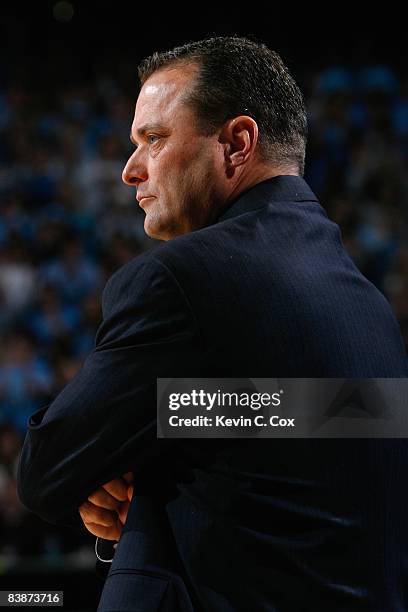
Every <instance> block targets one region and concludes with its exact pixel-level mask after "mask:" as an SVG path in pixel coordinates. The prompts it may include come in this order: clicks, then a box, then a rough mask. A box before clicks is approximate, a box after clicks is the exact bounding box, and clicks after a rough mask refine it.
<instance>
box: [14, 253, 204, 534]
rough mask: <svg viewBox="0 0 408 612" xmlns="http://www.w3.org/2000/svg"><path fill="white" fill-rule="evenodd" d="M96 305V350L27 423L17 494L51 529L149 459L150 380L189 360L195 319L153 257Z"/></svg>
mask: <svg viewBox="0 0 408 612" xmlns="http://www.w3.org/2000/svg"><path fill="white" fill-rule="evenodd" d="M148 255H149V254H148ZM102 307H103V322H102V324H101V326H100V328H99V330H98V332H97V336H96V346H95V349H94V350H93V352H92V353H91V354H90V355H89V356H88V358H87V359H86V361H85V363H84V365H83V367H82V369H81V370H80V371H79V372H78V374H77V375H76V376H75V377H74V379H73V380H72V381H71V382H70V383H69V384H68V385H67V386H66V387H65V388H64V390H63V391H62V392H61V393H60V394H59V395H58V397H57V398H56V399H55V400H54V401H53V402H52V403H51V404H50V405H49V406H48V407H46V408H43V409H41V410H39V411H38V412H36V413H35V414H34V415H33V416H32V417H31V419H30V421H29V428H28V432H27V436H26V439H25V442H24V446H23V449H22V453H21V457H20V464H19V470H18V491H19V495H20V498H21V500H22V502H23V503H24V505H25V506H27V507H28V508H29V509H30V510H32V511H33V512H35V513H36V514H38V515H40V516H41V517H42V518H44V519H45V520H47V521H49V522H52V523H61V524H69V525H75V526H78V524H80V519H79V515H78V508H79V506H81V504H83V503H84V502H86V501H87V499H88V497H89V496H90V495H91V494H92V493H93V492H94V491H96V490H97V489H99V488H100V487H101V486H102V485H103V484H104V483H107V482H109V481H110V480H112V479H114V478H115V477H117V476H121V475H122V474H124V473H126V472H129V471H133V470H134V466H137V468H138V469H139V468H140V469H142V468H143V465H144V464H146V462H149V460H150V459H151V458H152V456H154V457H157V454H158V453H159V452H160V449H161V446H160V443H161V442H163V441H162V440H157V437H156V406H155V402H156V379H157V377H160V376H162V377H172V376H187V375H188V372H189V368H191V364H192V363H195V358H196V347H195V342H196V340H195V337H196V324H195V319H194V316H193V314H192V312H191V310H190V308H189V305H188V302H187V300H186V297H185V296H184V293H183V291H182V290H181V288H180V286H179V285H178V283H177V280H176V279H175V278H174V276H173V275H172V273H171V272H169V270H168V269H167V267H166V266H164V265H163V264H162V263H160V262H158V261H156V260H155V259H154V258H152V257H151V255H149V256H148V257H146V256H141V257H139V258H137V259H136V260H133V261H132V262H130V264H127V265H126V266H124V267H123V268H121V269H120V270H119V271H118V272H117V273H116V274H115V275H114V276H113V277H112V278H111V279H110V281H109V282H108V283H107V286H106V288H105V290H104V294H103V300H102Z"/></svg>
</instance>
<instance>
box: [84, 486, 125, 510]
mask: <svg viewBox="0 0 408 612" xmlns="http://www.w3.org/2000/svg"><path fill="white" fill-rule="evenodd" d="M88 500H89V501H90V502H92V503H93V504H95V506H99V507H100V508H105V509H106V510H117V509H118V508H119V504H120V501H118V500H117V499H115V497H112V495H110V494H109V493H108V492H107V491H106V490H105V489H103V488H102V487H101V488H100V489H98V490H97V491H94V492H93V493H92V495H90V496H89V497H88Z"/></svg>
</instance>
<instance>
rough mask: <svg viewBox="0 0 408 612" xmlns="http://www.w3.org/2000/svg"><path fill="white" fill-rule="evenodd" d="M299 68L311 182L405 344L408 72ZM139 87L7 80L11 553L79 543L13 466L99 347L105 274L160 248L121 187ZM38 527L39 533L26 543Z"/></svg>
mask: <svg viewBox="0 0 408 612" xmlns="http://www.w3.org/2000/svg"><path fill="white" fill-rule="evenodd" d="M296 76H297V78H298V81H299V82H300V85H301V86H302V89H303V91H304V92H305V96H306V101H307V106H308V110H309V125H310V136H309V142H308V149H307V163H306V173H305V178H306V180H307V181H308V182H309V184H310V185H311V186H312V188H313V189H314V191H315V192H316V193H317V195H318V196H319V197H320V198H321V200H322V203H323V205H324V206H325V207H326V209H327V211H328V214H329V216H330V217H331V218H332V219H333V220H334V221H336V222H337V223H338V224H339V225H340V227H341V229H342V235H343V241H344V244H345V246H346V248H347V249H348V251H349V253H350V255H351V256H352V258H353V259H354V261H355V262H356V264H357V266H358V267H359V268H360V269H361V270H362V271H363V273H364V274H365V275H366V276H367V277H368V278H369V279H370V280H371V281H372V282H373V283H374V284H375V285H376V286H377V287H379V289H380V290H381V291H382V292H383V293H384V294H385V296H386V297H387V299H388V300H389V301H390V303H391V304H392V307H393V309H394V311H395V313H396V316H397V318H398V320H399V323H400V325H401V329H402V331H403V335H404V339H405V342H406V344H407V346H408V245H407V240H406V237H407V227H408V206H407V204H408V173H407V169H408V80H403V79H402V78H401V77H399V76H398V75H397V74H395V73H394V72H393V71H392V70H391V69H390V68H389V67H387V66H366V67H363V68H360V69H358V70H348V69H345V68H342V67H330V68H327V69H325V70H323V71H320V72H318V73H310V72H307V71H305V72H304V73H300V74H298V75H296ZM131 90H132V88H130V87H129V88H128V87H125V86H123V84H121V83H119V82H117V81H116V80H115V78H113V77H111V76H109V75H108V76H107V75H105V76H100V75H99V76H96V77H94V78H93V79H90V80H88V81H87V82H82V83H77V84H75V85H73V84H70V85H67V86H66V87H61V88H58V91H53V90H52V88H51V87H50V88H48V89H47V90H45V89H44V90H42V89H41V91H36V90H35V89H33V88H28V87H27V86H24V85H23V84H22V83H17V82H8V83H5V84H2V83H1V82H0V211H1V214H0V336H1V340H2V342H1V345H0V533H1V536H2V537H1V539H0V542H1V544H0V554H1V553H5V552H6V553H13V554H17V555H22V554H28V553H30V552H32V553H33V552H35V553H36V554H40V553H41V552H42V553H44V554H49V549H50V546H51V548H52V547H54V549H53V550H54V553H55V550H57V552H60V553H63V552H64V551H66V550H69V549H72V546H73V544H72V540H69V538H68V539H66V538H64V537H63V536H61V535H60V534H59V532H58V531H56V530H55V529H54V528H52V527H50V526H46V525H45V524H42V523H41V521H39V520H37V519H35V517H32V516H31V515H29V514H28V513H27V512H26V511H25V510H24V508H23V507H22V506H21V504H20V503H19V501H18V499H17V496H16V491H15V474H16V464H17V458H18V452H19V448H20V446H21V442H22V438H23V436H24V432H25V429H26V423H27V419H28V416H29V415H30V414H32V413H33V412H34V411H35V410H36V409H38V408H39V407H41V406H43V405H44V404H46V403H47V402H49V401H51V400H52V398H53V397H55V396H56V395H57V394H58V393H59V391H60V390H61V389H62V388H63V387H64V386H65V385H66V384H67V382H68V381H69V380H70V379H71V378H72V377H73V376H74V375H75V373H76V372H77V370H78V369H79V368H80V367H81V364H82V362H83V360H84V358H85V357H86V355H87V354H88V353H89V352H90V351H91V349H92V347H93V343H94V337H95V332H96V329H97V327H98V325H99V323H100V319H101V309H100V300H101V291H102V289H103V286H104V284H105V282H106V280H107V279H108V278H109V276H110V275H111V274H112V273H113V272H114V271H115V270H116V269H117V268H119V267H120V266H121V265H123V264H124V263H126V262H127V261H129V260H130V259H132V258H133V257H135V256H137V255H138V254H139V253H140V252H142V251H143V250H145V249H147V248H151V247H152V246H154V243H153V241H151V240H149V239H148V238H146V236H145V235H144V232H143V217H144V214H143V213H142V211H140V209H139V208H138V206H137V203H136V202H135V200H134V191H133V190H132V189H129V188H128V187H126V186H125V185H123V184H122V182H121V172H122V169H123V166H124V163H125V161H126V160H127V157H128V155H129V153H130V152H131V150H132V148H131V147H132V146H131V144H130V142H129V130H130V124H131V120H132V114H133V107H134V99H135V96H136V91H134V90H132V91H131ZM129 91H131V93H129ZM33 523H34V524H35V531H36V534H39V535H37V536H36V537H32V535H31V537H30V536H29V535H28V536H27V537H26V534H30V533H32V531H33ZM76 544H78V541H76Z"/></svg>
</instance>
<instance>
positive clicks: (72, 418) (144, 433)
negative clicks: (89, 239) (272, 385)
mask: <svg viewBox="0 0 408 612" xmlns="http://www.w3.org/2000/svg"><path fill="white" fill-rule="evenodd" d="M139 75H140V79H141V83H142V88H141V91H140V94H139V97H138V100H137V103H136V110H135V117H134V121H133V125H132V131H131V138H132V141H133V142H134V145H135V151H134V153H133V154H132V156H131V157H130V159H129V161H128V163H127V164H126V167H125V169H124V172H123V180H124V181H125V182H126V183H127V184H128V185H130V186H133V187H135V188H136V197H137V200H138V202H139V205H140V206H141V207H142V209H143V210H144V212H145V214H146V217H145V230H146V232H147V233H148V234H149V235H150V236H153V237H155V238H160V239H162V240H164V241H165V242H164V244H163V245H161V246H160V247H158V248H157V249H154V250H152V251H150V252H148V253H145V254H143V255H141V256H139V257H138V258H136V259H135V260H133V261H131V262H130V263H128V264H126V265H125V266H124V267H123V268H121V269H120V270H119V271H118V272H117V273H116V274H115V275H114V276H113V277H112V278H111V279H110V280H109V282H108V283H107V286H106V288H105V290H104V294H103V323H102V325H101V327H100V329H99V330H98V333H97V337H96V347H95V349H94V351H93V352H92V354H91V355H90V356H89V357H88V359H87V360H86V362H85V364H84V367H83V368H82V370H81V371H80V372H79V374H78V375H77V376H76V377H75V378H74V380H73V381H72V382H71V383H70V384H69V385H68V386H67V387H66V388H65V389H64V390H63V392H62V393H61V394H60V395H59V396H58V397H57V398H56V399H55V401H54V402H53V403H52V404H51V405H50V406H49V407H47V408H44V409H42V410H41V411H39V412H37V413H36V414H35V415H33V417H32V418H31V419H30V423H29V432H28V434H27V438H26V440H25V444H24V448H23V452H22V456H21V461H20V469H19V492H20V496H21V498H22V500H23V502H24V503H25V504H26V505H27V506H28V507H29V508H31V509H32V510H33V511H34V512H37V513H38V514H40V515H41V516H42V517H43V518H45V519H46V520H49V521H52V522H57V523H58V522H60V523H66V524H74V525H75V524H77V523H78V516H79V515H78V508H79V509H80V515H81V517H82V519H83V520H84V522H85V524H86V526H87V528H88V529H89V530H90V531H91V532H92V533H94V534H95V535H98V536H101V537H104V538H107V539H110V540H112V541H114V540H119V544H118V545H117V548H116V552H114V560H113V563H112V567H111V569H110V572H109V576H108V578H107V581H106V585H105V589H104V593H103V595H102V599H101V603H100V607H99V609H100V610H104V611H105V610H121V611H124V610H133V611H134V610H146V611H153V610H159V609H160V610H179V609H181V610H214V611H217V612H218V611H221V610H222V611H231V612H232V611H245V612H248V611H251V612H252V611H255V610H262V611H263V610H265V611H266V610H268V611H271V610H277V611H287V610H293V611H296V612H300V611H302V610H304V611H306V610H307V611H312V610H313V611H315V610H325V611H326V610H327V611H328V610H330V611H333V610H334V611H340V610H347V611H349V610H370V611H372V610H378V611H380V610H381V611H384V610H387V611H391V610H395V611H397V610H401V609H403V607H404V603H403V601H404V600H403V598H404V597H407V592H406V586H404V584H405V585H406V584H407V582H408V581H407V580H406V578H407V577H406V575H404V572H405V573H406V567H407V566H406V565H405V566H404V563H406V550H407V549H406V536H407V528H406V526H405V525H406V520H405V519H406V517H405V515H404V507H405V502H406V501H407V500H406V493H405V490H406V486H405V479H406V468H407V467H408V449H407V446H406V444H405V442H404V441H396V440H389V441H383V440H347V441H345V440H313V441H309V440H291V441H287V440H286V441H285V440H265V439H262V440H260V439H252V440H242V439H236V440H202V441H199V440H193V441H188V440H183V441H182V442H179V443H177V444H176V443H174V444H171V442H172V441H169V440H157V439H156V422H155V400H156V395H155V387H156V379H157V377H177V376H178V377H186V378H187V377H198V376H200V377H228V376H232V377H237V376H241V377H246V376H255V377H344V378H352V377H401V376H406V373H407V370H406V362H405V356H404V351H403V346H402V341H401V337H400V333H399V329H398V325H397V323H396V321H395V319H394V316H393V314H392V312H391V309H390V307H389V305H388V304H387V302H386V300H385V299H384V297H383V296H382V295H381V294H380V293H379V292H378V291H377V290H376V289H375V288H374V287H373V286H372V285H371V283H369V282H368V281H367V280H366V279H365V278H364V277H363V276H362V275H361V274H360V273H359V272H358V270H357V269H356V268H355V266H354V265H353V263H352V261H351V260H350V258H349V257H348V256H347V254H346V252H345V251H344V249H343V247H342V244H341V239H340V233H339V229H338V227H337V226H336V225H335V224H333V223H332V222H331V221H329V220H328V218H327V216H326V214H325V212H324V211H323V209H322V208H321V207H320V205H319V203H318V201H317V198H316V196H315V195H314V194H313V193H312V191H311V190H310V189H309V187H308V186H307V185H306V183H305V182H304V180H303V179H302V178H301V174H302V172H303V164H304V153H305V142H306V114H305V109H304V105H303V100H302V96H301V93H300V91H299V89H298V87H297V85H296V84H295V82H294V80H293V79H292V77H291V76H290V74H289V73H288V70H287V69H286V67H285V66H284V64H283V63H282V61H281V59H280V58H279V56H278V55H277V54H276V53H274V52H272V51H270V50H269V49H267V48H266V47H265V46H263V45H260V44H257V43H254V42H250V41H248V40H246V39H241V38H214V39H208V40H204V41H200V42H196V43H191V44H188V45H185V46H183V47H180V48H176V49H174V50H173V51H170V52H168V53H164V54H154V55H153V56H152V57H151V58H149V59H148V60H146V61H144V62H143V63H142V65H141V67H140V70H139ZM122 474H124V476H123V477H122ZM132 474H133V497H132V490H131V486H132V485H130V483H131V481H132ZM130 499H131V500H132V501H131V502H130ZM123 525H124V526H123ZM404 555H405V557H404ZM404 559H405V560H404ZM404 567H405V569H404ZM404 580H405V583H404ZM404 589H405V590H404Z"/></svg>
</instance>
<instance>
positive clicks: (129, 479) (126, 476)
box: [122, 472, 133, 484]
mask: <svg viewBox="0 0 408 612" xmlns="http://www.w3.org/2000/svg"><path fill="white" fill-rule="evenodd" d="M122 478H123V480H126V482H127V483H128V484H130V483H131V482H133V472H126V474H123V476H122Z"/></svg>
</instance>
